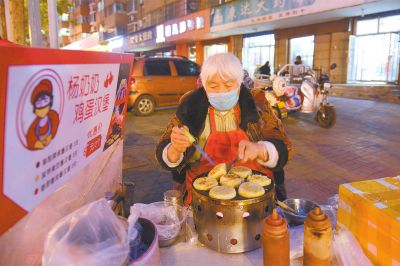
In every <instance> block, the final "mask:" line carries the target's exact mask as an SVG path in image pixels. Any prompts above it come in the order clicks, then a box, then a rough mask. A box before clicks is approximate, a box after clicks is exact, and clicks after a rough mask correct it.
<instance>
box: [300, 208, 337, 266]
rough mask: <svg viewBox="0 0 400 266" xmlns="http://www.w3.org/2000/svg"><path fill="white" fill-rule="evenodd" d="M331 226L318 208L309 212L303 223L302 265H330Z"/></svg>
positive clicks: (326, 216) (327, 218)
mask: <svg viewBox="0 0 400 266" xmlns="http://www.w3.org/2000/svg"><path fill="white" fill-rule="evenodd" d="M331 244H332V226H331V222H330V221H329V217H328V215H326V214H325V213H323V212H322V210H321V208H320V207H315V208H314V210H312V211H310V212H309V213H308V215H307V218H306V220H305V222H304V261H303V265H312V266H314V265H315V266H319V265H330V264H331Z"/></svg>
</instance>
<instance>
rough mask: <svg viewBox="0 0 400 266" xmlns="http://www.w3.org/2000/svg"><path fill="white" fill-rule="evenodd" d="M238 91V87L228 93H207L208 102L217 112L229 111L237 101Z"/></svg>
mask: <svg viewBox="0 0 400 266" xmlns="http://www.w3.org/2000/svg"><path fill="white" fill-rule="evenodd" d="M238 91H239V87H238V88H237V89H235V90H231V91H228V92H208V93H207V97H208V101H209V102H210V104H211V105H212V106H213V107H214V108H215V109H216V110H218V111H229V110H231V109H232V108H233V107H234V106H235V105H236V103H237V102H238V100H239V93H238Z"/></svg>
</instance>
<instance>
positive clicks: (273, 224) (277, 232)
mask: <svg viewBox="0 0 400 266" xmlns="http://www.w3.org/2000/svg"><path fill="white" fill-rule="evenodd" d="M261 240H262V248H263V258H264V266H266V265H271V266H289V265H290V245H289V229H288V226H287V223H286V220H285V219H283V218H282V217H281V216H279V214H278V212H277V211H276V209H273V210H272V213H271V215H269V216H268V217H267V218H265V219H264V222H263V230H262V237H261Z"/></svg>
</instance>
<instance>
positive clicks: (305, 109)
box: [255, 64, 336, 128]
mask: <svg viewBox="0 0 400 266" xmlns="http://www.w3.org/2000/svg"><path fill="white" fill-rule="evenodd" d="M293 67H294V65H292V64H287V65H285V66H283V67H282V68H281V69H280V70H279V71H278V73H277V75H276V76H271V77H269V80H267V79H266V78H265V77H261V78H260V77H256V80H255V84H261V85H262V84H264V85H266V86H265V87H263V88H264V89H265V90H266V92H265V97H266V99H267V100H268V102H269V103H270V104H271V106H272V107H273V108H274V110H275V113H276V115H277V116H278V117H279V118H281V119H283V118H286V117H287V115H288V112H293V111H300V112H302V113H312V112H316V116H315V120H316V121H317V122H318V123H319V125H320V126H321V127H323V128H330V127H332V126H333V125H335V123H336V111H335V107H334V106H332V105H331V104H329V102H328V94H329V89H330V88H331V87H332V86H331V83H330V82H329V75H328V74H326V73H324V74H322V73H318V74H317V73H315V72H314V71H313V70H311V69H304V71H302V74H300V75H298V76H293V75H292V68H293ZM335 68H336V64H332V65H331V66H330V69H331V70H333V69H335ZM263 78H264V79H263ZM263 82H264V83H263ZM268 84H269V85H268ZM256 87H259V86H256Z"/></svg>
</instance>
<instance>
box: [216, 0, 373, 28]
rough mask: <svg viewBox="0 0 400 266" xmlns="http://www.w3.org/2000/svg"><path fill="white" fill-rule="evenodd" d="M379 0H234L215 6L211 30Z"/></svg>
mask: <svg viewBox="0 0 400 266" xmlns="http://www.w3.org/2000/svg"><path fill="white" fill-rule="evenodd" d="M374 1H376V0H354V1H326V0H246V1H233V2H231V3H228V4H226V5H222V6H219V7H216V8H213V9H212V10H211V16H210V27H211V29H210V31H211V32H217V31H221V30H226V29H232V28H236V27H241V26H248V25H254V24H258V23H266V22H269V21H274V20H280V19H285V18H291V17H296V16H302V15H306V14H312V13H318V12H324V11H329V10H334V9H337V8H344V7H349V6H354V5H358V4H365V3H366V2H374Z"/></svg>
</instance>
